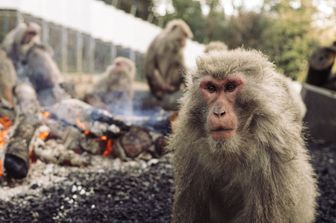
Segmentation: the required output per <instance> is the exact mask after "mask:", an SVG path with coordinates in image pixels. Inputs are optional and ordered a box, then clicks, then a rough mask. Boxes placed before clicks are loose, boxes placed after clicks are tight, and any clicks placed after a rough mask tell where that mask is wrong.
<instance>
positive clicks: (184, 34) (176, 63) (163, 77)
mask: <svg viewBox="0 0 336 223" xmlns="http://www.w3.org/2000/svg"><path fill="white" fill-rule="evenodd" d="M192 37H193V34H192V32H191V30H190V28H189V26H188V25H187V24H186V23H185V22H184V21H183V20H180V19H176V20H172V21H170V22H169V23H168V24H167V26H166V27H165V28H164V30H163V31H162V32H161V33H160V34H159V35H158V36H157V37H156V38H155V39H154V40H153V41H152V43H151V44H150V46H149V48H148V50H147V54H146V58H145V65H144V66H145V67H144V73H145V74H146V78H147V81H148V84H149V87H150V90H151V93H152V94H153V95H154V96H155V97H156V98H158V99H162V98H163V97H164V96H165V95H167V94H170V93H172V92H176V91H178V90H179V89H180V86H181V84H182V83H183V75H182V72H183V70H184V69H185V64H184V56H183V48H184V47H185V45H186V41H187V39H188V38H192Z"/></svg>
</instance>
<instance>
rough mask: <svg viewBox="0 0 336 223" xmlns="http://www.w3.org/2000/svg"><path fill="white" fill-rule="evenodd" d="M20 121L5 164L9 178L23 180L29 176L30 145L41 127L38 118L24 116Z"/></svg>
mask: <svg viewBox="0 0 336 223" xmlns="http://www.w3.org/2000/svg"><path fill="white" fill-rule="evenodd" d="M20 119H21V120H20V121H19V124H18V125H17V127H16V129H15V132H14V134H13V136H12V137H11V139H10V140H9V143H8V145H7V150H6V154H5V162H4V167H5V170H6V174H7V176H9V177H12V178H15V179H22V178H24V177H26V176H27V174H28V170H29V143H30V141H31V139H32V137H33V135H34V132H35V129H36V128H37V127H38V126H39V125H40V121H39V120H38V119H37V118H36V116H30V117H29V116H23V117H22V118H20Z"/></svg>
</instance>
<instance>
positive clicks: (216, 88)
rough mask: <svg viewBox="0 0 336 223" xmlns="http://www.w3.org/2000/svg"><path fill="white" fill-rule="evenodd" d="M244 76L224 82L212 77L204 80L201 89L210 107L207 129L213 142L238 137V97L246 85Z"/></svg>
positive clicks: (230, 78)
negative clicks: (236, 104) (236, 106)
mask: <svg viewBox="0 0 336 223" xmlns="http://www.w3.org/2000/svg"><path fill="white" fill-rule="evenodd" d="M243 80H244V79H243V76H242V75H235V76H233V77H228V78H225V79H223V80H217V79H214V78H213V77H211V76H205V77H204V78H202V80H201V82H200V85H199V89H200V91H201V93H202V96H203V99H204V100H205V102H206V103H207V105H208V114H207V118H206V120H207V121H206V129H207V131H208V134H209V135H210V136H211V138H212V139H213V140H216V141H217V140H227V139H230V138H231V137H233V136H235V135H236V131H237V128H238V117H237V114H236V111H235V102H236V97H237V94H238V93H239V91H240V90H241V88H242V87H243V85H244V81H243Z"/></svg>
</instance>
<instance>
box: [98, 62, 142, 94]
mask: <svg viewBox="0 0 336 223" xmlns="http://www.w3.org/2000/svg"><path fill="white" fill-rule="evenodd" d="M117 63H118V64H119V63H120V64H121V65H120V67H117V66H116V64H117ZM134 78H135V65H134V62H133V61H131V60H130V59H128V58H125V57H117V58H115V59H114V60H113V63H112V65H111V66H109V67H108V68H107V69H106V72H105V74H104V75H103V76H102V77H101V79H100V80H99V81H98V83H97V84H96V85H95V87H94V90H95V91H103V92H110V91H122V92H126V93H127V95H128V97H129V98H132V97H133V82H134Z"/></svg>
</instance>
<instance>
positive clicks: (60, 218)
mask: <svg viewBox="0 0 336 223" xmlns="http://www.w3.org/2000/svg"><path fill="white" fill-rule="evenodd" d="M310 150H311V153H312V157H313V165H314V167H315V169H316V172H317V175H318V180H319V188H320V194H321V196H320V197H319V200H318V203H319V207H318V214H319V215H318V217H317V221H316V222H317V223H322V222H328V223H330V222H331V223H333V222H335V223H336V211H335V210H336V166H335V165H336V145H315V144H312V145H311V146H310ZM169 160H170V158H169V155H168V156H165V157H163V158H161V159H160V160H158V162H153V163H152V164H148V163H147V164H144V163H142V164H141V165H127V167H126V168H117V169H119V170H116V168H103V169H101V168H100V169H99V168H91V169H88V170H81V171H71V172H70V173H69V174H63V175H62V174H61V175H62V176H59V177H58V178H57V179H58V180H54V183H53V184H52V185H50V186H46V185H44V184H41V183H34V181H30V182H29V188H28V189H26V190H24V193H21V194H16V195H12V196H7V197H6V199H0V222H15V223H16V222H29V223H31V222H43V223H48V222H90V223H91V222H158V223H160V222H170V214H171V205H172V183H173V180H172V169H171V165H170V162H169ZM56 170H57V168H56ZM7 187H8V190H10V187H11V186H10V185H7V186H6V188H7ZM5 191H6V190H3V189H2V190H0V192H1V193H4V192H5Z"/></svg>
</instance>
